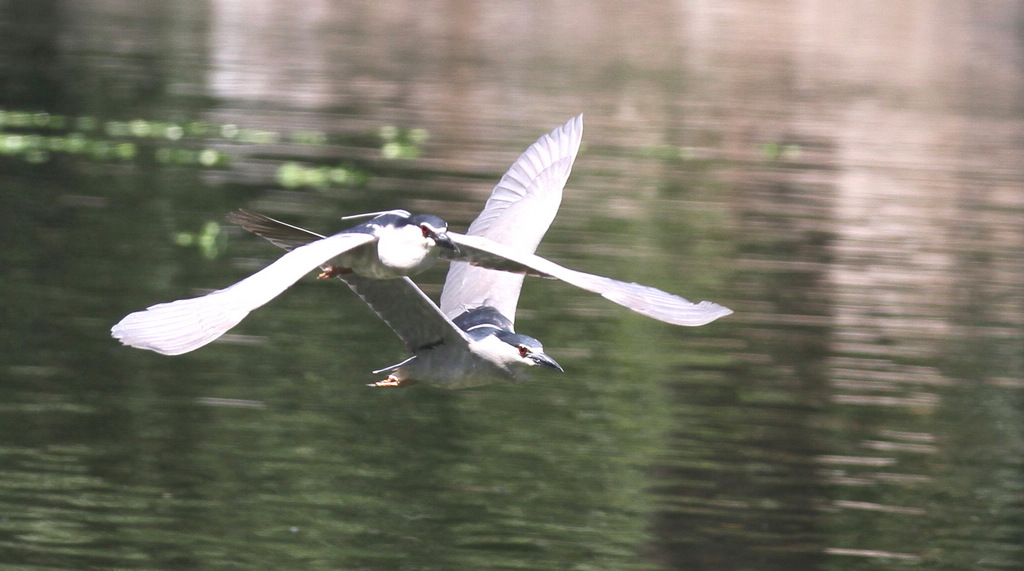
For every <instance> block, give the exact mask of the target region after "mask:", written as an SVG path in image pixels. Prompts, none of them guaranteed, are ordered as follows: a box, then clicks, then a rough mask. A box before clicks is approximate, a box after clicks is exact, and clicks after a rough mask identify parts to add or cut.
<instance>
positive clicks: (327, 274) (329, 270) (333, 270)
mask: <svg viewBox="0 0 1024 571" xmlns="http://www.w3.org/2000/svg"><path fill="white" fill-rule="evenodd" d="M351 273H352V268H344V267H341V266H326V267H324V271H322V272H320V275H318V276H317V277H316V279H318V280H325V279H327V278H335V277H338V276H341V275H345V274H351Z"/></svg>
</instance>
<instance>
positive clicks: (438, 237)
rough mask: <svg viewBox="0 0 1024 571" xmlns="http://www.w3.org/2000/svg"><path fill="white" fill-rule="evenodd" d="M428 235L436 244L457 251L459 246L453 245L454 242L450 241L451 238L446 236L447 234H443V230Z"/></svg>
mask: <svg viewBox="0 0 1024 571" xmlns="http://www.w3.org/2000/svg"><path fill="white" fill-rule="evenodd" d="M430 237H431V238H433V239H434V243H435V244H437V245H438V246H441V247H442V248H448V249H449V250H451V251H453V252H455V253H456V254H458V253H459V247H458V246H456V245H455V242H452V239H451V238H449V237H448V234H445V233H444V232H434V233H433V234H432V235H431V236H430Z"/></svg>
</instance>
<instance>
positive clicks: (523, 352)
mask: <svg viewBox="0 0 1024 571" xmlns="http://www.w3.org/2000/svg"><path fill="white" fill-rule="evenodd" d="M496 337H497V338H498V339H499V340H500V341H501V342H502V343H503V344H504V347H503V352H505V353H506V355H505V356H506V360H507V362H509V363H517V364H519V365H525V366H527V367H537V366H540V367H545V368H547V369H554V370H556V371H558V372H560V373H564V372H565V371H564V370H563V369H562V366H561V365H559V364H558V363H557V362H556V361H555V360H554V359H552V358H551V357H549V356H548V354H547V353H545V352H544V346H543V345H541V344H540V341H537V340H536V339H534V338H533V337H530V336H528V335H521V334H519V333H509V332H505V331H502V332H499V333H497V335H496Z"/></svg>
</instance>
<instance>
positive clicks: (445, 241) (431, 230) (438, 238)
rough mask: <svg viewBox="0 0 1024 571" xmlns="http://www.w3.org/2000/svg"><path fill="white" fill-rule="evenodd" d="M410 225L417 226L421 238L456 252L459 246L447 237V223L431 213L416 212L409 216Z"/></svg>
mask: <svg viewBox="0 0 1024 571" xmlns="http://www.w3.org/2000/svg"><path fill="white" fill-rule="evenodd" d="M408 223H409V224H410V225H413V226H416V227H417V228H419V231H420V232H421V233H422V234H423V238H425V239H428V240H432V241H433V242H434V244H435V245H437V246H440V247H442V248H447V249H449V250H452V251H453V252H458V251H459V247H458V246H456V245H455V242H452V240H451V238H449V237H448V223H447V222H445V221H444V220H442V219H441V218H439V217H437V216H434V215H433V214H417V215H415V216H410V217H409V222H408Z"/></svg>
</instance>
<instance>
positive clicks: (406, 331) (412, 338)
mask: <svg viewBox="0 0 1024 571" xmlns="http://www.w3.org/2000/svg"><path fill="white" fill-rule="evenodd" d="M338 277H339V278H340V279H341V281H343V282H345V283H346V284H347V285H348V287H350V288H352V291H354V292H355V294H356V295H358V296H359V297H360V299H362V300H363V301H364V302H366V305H369V306H370V309H372V310H373V312H374V313H376V314H377V317H380V318H381V320H383V321H384V323H386V324H387V325H388V327H390V328H391V330H392V331H394V332H395V334H396V335H398V337H399V339H401V340H402V342H403V343H405V346H406V348H407V349H409V351H410V352H413V353H415V352H416V351H417V350H419V349H424V348H427V347H432V346H434V345H440V344H442V343H445V344H449V345H455V344H460V345H468V344H469V338H468V337H466V334H465V333H463V332H462V330H461V329H459V328H458V327H457V326H456V325H455V324H454V323H452V321H451V319H449V318H448V317H446V316H445V315H444V314H443V313H441V310H440V308H438V307H437V304H435V303H434V302H433V300H431V299H430V298H429V297H427V294H425V293H423V291H422V290H421V289H420V288H418V287H416V284H414V283H413V281H412V280H410V279H409V278H398V279H391V280H375V279H370V278H364V277H363V276H360V275H358V274H345V275H341V276H338Z"/></svg>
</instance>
